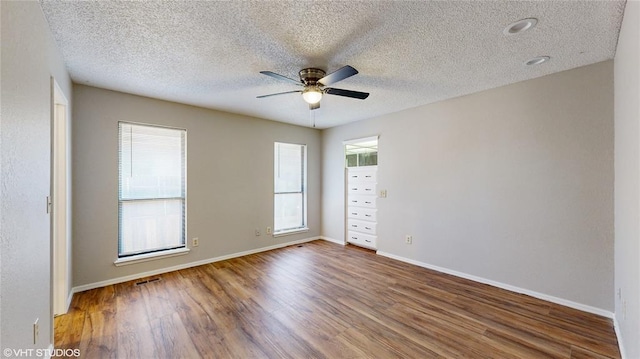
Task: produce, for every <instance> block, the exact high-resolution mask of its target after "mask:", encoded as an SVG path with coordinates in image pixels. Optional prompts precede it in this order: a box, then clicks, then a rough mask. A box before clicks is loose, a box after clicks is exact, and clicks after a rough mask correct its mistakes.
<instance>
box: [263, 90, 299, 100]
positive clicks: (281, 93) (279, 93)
mask: <svg viewBox="0 0 640 359" xmlns="http://www.w3.org/2000/svg"><path fill="white" fill-rule="evenodd" d="M294 92H302V90H296V91H287V92H278V93H272V94H269V95H262V96H256V98H265V97H271V96H278V95H286V94H288V93H294Z"/></svg>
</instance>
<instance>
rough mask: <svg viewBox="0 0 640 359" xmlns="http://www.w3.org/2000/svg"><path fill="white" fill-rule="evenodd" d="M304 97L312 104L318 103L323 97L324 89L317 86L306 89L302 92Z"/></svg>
mask: <svg viewBox="0 0 640 359" xmlns="http://www.w3.org/2000/svg"><path fill="white" fill-rule="evenodd" d="M302 98H303V99H304V101H305V102H306V103H308V104H310V105H313V104H316V103H318V102H320V100H321V99H322V91H320V89H319V88H315V87H312V88H308V89H305V90H304V91H303V92H302Z"/></svg>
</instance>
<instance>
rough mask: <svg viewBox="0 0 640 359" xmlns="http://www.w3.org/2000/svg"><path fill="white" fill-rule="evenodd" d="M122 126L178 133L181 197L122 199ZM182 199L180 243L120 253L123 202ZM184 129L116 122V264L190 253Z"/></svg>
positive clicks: (185, 136)
mask: <svg viewBox="0 0 640 359" xmlns="http://www.w3.org/2000/svg"><path fill="white" fill-rule="evenodd" d="M123 125H131V126H139V127H149V128H160V129H167V130H175V131H180V132H181V136H180V137H181V139H180V141H181V144H180V145H181V167H182V168H181V172H182V179H181V182H182V183H181V196H178V197H176V196H165V197H162V196H160V197H143V198H135V199H124V198H123V196H122V186H123V182H122V165H123V160H122V155H123V148H122V145H123V134H122V131H123ZM176 199H179V200H181V207H182V216H181V220H182V223H181V227H182V228H181V229H182V230H181V238H180V244H179V245H176V246H169V247H166V248H160V249H157V248H156V249H147V250H141V251H137V252H135V253H125V254H123V253H122V252H121V248H122V246H121V245H122V240H123V204H124V203H127V202H129V203H131V202H136V201H140V202H148V201H155V200H176ZM187 242H188V241H187V130H186V129H184V128H178V127H170V126H163V125H156V124H148V123H140V122H130V121H118V243H117V244H118V248H117V255H118V257H117V260H116V261H115V262H114V264H115V265H116V266H120V265H126V264H133V263H139V262H146V261H149V260H153V259H159V258H166V257H172V256H176V255H182V254H187V253H188V252H189V248H188V247H187Z"/></svg>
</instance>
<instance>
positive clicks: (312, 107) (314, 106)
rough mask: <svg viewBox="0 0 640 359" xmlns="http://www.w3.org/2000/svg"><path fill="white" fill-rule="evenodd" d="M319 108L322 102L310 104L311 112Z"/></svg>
mask: <svg viewBox="0 0 640 359" xmlns="http://www.w3.org/2000/svg"><path fill="white" fill-rule="evenodd" d="M319 108H320V102H317V103H310V104H309V110H317V109H319Z"/></svg>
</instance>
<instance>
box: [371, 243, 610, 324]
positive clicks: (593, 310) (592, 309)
mask: <svg viewBox="0 0 640 359" xmlns="http://www.w3.org/2000/svg"><path fill="white" fill-rule="evenodd" d="M377 254H379V255H381V256H384V257H389V258H392V259H396V260H399V261H402V262H406V263H410V264H413V265H417V266H419V267H423V268H427V269H433V270H435V271H438V272H441V273H446V274H451V275H454V276H456V277H460V278H464V279H469V280H472V281H474V282H479V283H484V284H488V285H491V286H494V287H498V288H502V289H506V290H509V291H512V292H516V293H520V294H526V295H529V296H532V297H534V298H538V299H542V300H546V301H548V302H552V303H556V304H560V305H564V306H565V307H569V308H573V309H578V310H581V311H583V312H588V313H592V314H596V315H600V316H603V317H606V318H609V319H614V315H613V313H612V312H610V311H607V310H604V309H600V308H596V307H592V306H589V305H585V304H581V303H577V302H573V301H570V300H566V299H562V298H558V297H554V296H551V295H547V294H543V293H538V292H535V291H532V290H529V289H524V288H520V287H516V286H513V285H510V284H504V283H500V282H496V281H493V280H490V279H486V278H482V277H477V276H474V275H471V274H467V273H462V272H458V271H455V270H451V269H447V268H443V267H438V266H434V265H431V264H427V263H423V262H419V261H416V260H413V259H409V258H404V257H400V256H397V255H395V254H391V253H387V252H382V251H378V252H377Z"/></svg>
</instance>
